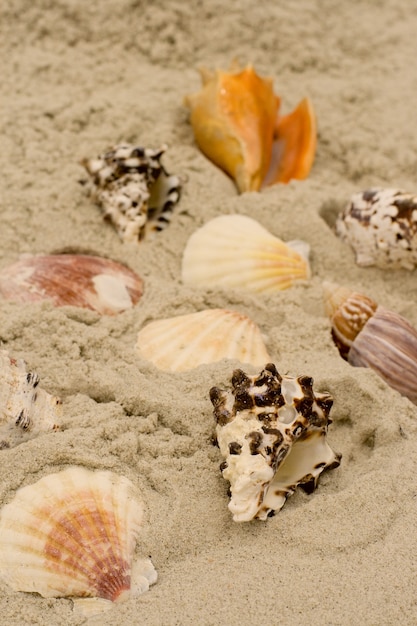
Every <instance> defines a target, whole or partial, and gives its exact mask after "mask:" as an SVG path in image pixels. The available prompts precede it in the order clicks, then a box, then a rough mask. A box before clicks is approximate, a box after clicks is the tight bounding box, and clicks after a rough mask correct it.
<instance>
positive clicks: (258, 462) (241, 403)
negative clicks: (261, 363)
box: [210, 363, 341, 522]
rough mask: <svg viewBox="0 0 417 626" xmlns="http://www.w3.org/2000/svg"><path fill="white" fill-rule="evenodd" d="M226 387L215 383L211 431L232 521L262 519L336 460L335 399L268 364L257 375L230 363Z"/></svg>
mask: <svg viewBox="0 0 417 626" xmlns="http://www.w3.org/2000/svg"><path fill="white" fill-rule="evenodd" d="M231 383H232V388H231V389H229V390H223V389H219V388H218V387H213V388H212V389H211V390H210V399H211V401H212V403H213V406H214V417H215V419H216V423H217V426H216V434H217V441H218V445H219V448H220V452H221V454H222V456H223V458H224V462H223V463H222V464H221V466H220V469H221V471H222V474H223V477H224V478H225V479H226V480H228V481H229V483H230V492H231V498H230V502H229V509H230V511H231V513H232V514H233V519H234V521H236V522H247V521H250V520H253V519H261V520H265V519H266V518H267V517H268V515H271V514H273V512H275V511H278V510H280V509H281V508H282V506H283V505H284V504H285V501H286V499H287V497H288V496H290V495H292V494H293V493H294V491H295V489H296V488H297V486H298V485H299V486H300V487H302V488H303V489H304V490H305V491H306V492H307V493H311V492H312V491H313V490H314V489H315V488H316V487H317V483H318V479H319V476H320V474H321V473H322V472H323V471H324V470H326V469H333V468H335V467H338V465H339V464H340V459H341V455H339V454H336V453H335V452H333V450H331V448H330V447H329V445H328V443H327V441H326V437H327V429H328V426H329V424H330V423H331V420H330V419H329V413H330V409H331V407H332V404H333V400H332V398H331V396H330V395H329V394H327V393H323V394H320V393H314V391H313V379H312V378H310V377H308V376H299V377H298V378H291V377H288V376H281V375H280V374H279V373H278V371H277V369H276V367H275V365H273V364H272V363H269V364H268V365H266V366H265V368H264V370H262V371H261V373H260V374H259V375H258V376H248V375H246V374H245V372H243V371H242V370H235V371H234V372H233V376H232V379H231Z"/></svg>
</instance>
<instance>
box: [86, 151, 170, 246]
mask: <svg viewBox="0 0 417 626" xmlns="http://www.w3.org/2000/svg"><path fill="white" fill-rule="evenodd" d="M166 149H167V146H161V147H160V148H159V149H157V150H152V149H151V148H143V147H142V146H135V145H133V144H130V143H122V144H119V145H116V146H114V147H112V148H110V149H109V150H108V151H106V152H104V153H103V154H100V155H99V156H98V157H97V158H93V159H83V160H82V161H81V164H82V165H84V167H85V169H86V170H87V172H88V173H89V174H90V176H91V178H92V182H93V188H92V190H91V194H92V196H93V199H94V200H95V202H97V204H98V205H99V207H100V208H101V210H102V212H103V217H104V218H105V219H108V220H109V221H110V222H111V223H112V224H113V226H114V227H115V228H116V230H117V232H118V234H119V236H120V238H121V239H122V240H123V241H130V242H138V241H140V240H141V239H143V238H144V237H145V236H146V234H147V233H149V232H151V231H159V230H163V229H164V228H165V227H166V225H167V224H168V223H169V221H170V219H171V214H172V211H173V209H174V206H175V205H176V204H177V203H178V201H179V199H180V194H181V187H182V181H181V179H180V178H179V176H173V175H170V174H168V172H167V171H166V170H165V168H164V167H163V165H162V163H161V157H162V155H163V154H164V152H165V151H166Z"/></svg>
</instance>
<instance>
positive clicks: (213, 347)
mask: <svg viewBox="0 0 417 626" xmlns="http://www.w3.org/2000/svg"><path fill="white" fill-rule="evenodd" d="M136 349H137V350H138V352H139V354H140V355H141V356H142V357H143V358H145V359H147V360H148V361H151V362H152V363H153V364H154V365H156V367H158V368H160V369H162V370H169V371H171V372H179V371H184V370H189V369H193V368H194V367H198V366H199V365H202V364H203V363H213V362H216V361H220V360H221V359H237V360H238V361H240V362H241V363H250V364H252V365H257V366H259V365H263V364H264V363H267V362H268V361H269V360H270V356H269V354H268V351H267V349H266V347H265V344H264V340H263V338H262V334H261V331H260V329H259V327H258V326H257V324H255V322H254V321H253V320H251V319H250V318H249V317H247V316H246V315H243V314H241V313H238V312H237V311H229V310H227V309H206V310H204V311H199V312H198V313H190V314H188V315H179V316H177V317H171V318H167V319H162V320H157V321H154V322H151V323H150V324H148V325H147V326H144V328H142V329H141V330H140V331H139V334H138V337H137V343H136Z"/></svg>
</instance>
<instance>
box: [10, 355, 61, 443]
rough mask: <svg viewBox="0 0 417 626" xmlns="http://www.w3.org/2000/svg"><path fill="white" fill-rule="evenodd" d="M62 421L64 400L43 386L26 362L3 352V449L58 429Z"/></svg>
mask: <svg viewBox="0 0 417 626" xmlns="http://www.w3.org/2000/svg"><path fill="white" fill-rule="evenodd" d="M61 419H62V403H61V400H60V399H59V398H57V397H56V396H52V395H51V394H49V393H48V392H47V391H45V390H44V389H42V388H41V387H39V376H38V375H37V374H36V373H35V372H28V370H27V368H26V364H25V362H24V361H23V360H22V359H15V358H13V357H11V356H10V355H9V353H8V352H7V351H6V350H0V449H2V448H3V449H4V448H12V447H14V446H16V445H18V444H20V443H22V442H23V441H26V440H27V439H32V438H33V437H36V436H37V435H40V434H41V433H43V432H48V431H51V432H52V431H54V430H58V429H59V426H60V422H61Z"/></svg>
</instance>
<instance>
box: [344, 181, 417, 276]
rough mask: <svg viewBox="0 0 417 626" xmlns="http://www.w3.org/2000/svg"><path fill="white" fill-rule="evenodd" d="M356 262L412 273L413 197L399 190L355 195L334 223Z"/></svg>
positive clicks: (415, 240)
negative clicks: (401, 269) (351, 249)
mask: <svg viewBox="0 0 417 626" xmlns="http://www.w3.org/2000/svg"><path fill="white" fill-rule="evenodd" d="M336 233H337V234H338V235H339V237H340V238H341V239H342V240H343V241H346V242H347V243H349V244H350V245H351V247H352V248H353V250H354V251H355V254H356V263H357V264H358V265H361V266H363V267H366V266H370V265H375V266H377V267H380V268H383V269H399V268H404V269H407V270H413V269H414V268H415V266H416V265H417V196H416V195H413V194H411V193H407V192H405V191H401V190H399V189H379V188H374V189H367V190H366V191H363V192H361V193H355V194H354V195H353V196H352V197H351V199H350V201H349V203H348V205H347V206H346V208H345V209H344V211H342V213H341V214H340V215H339V217H338V219H337V221H336Z"/></svg>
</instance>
